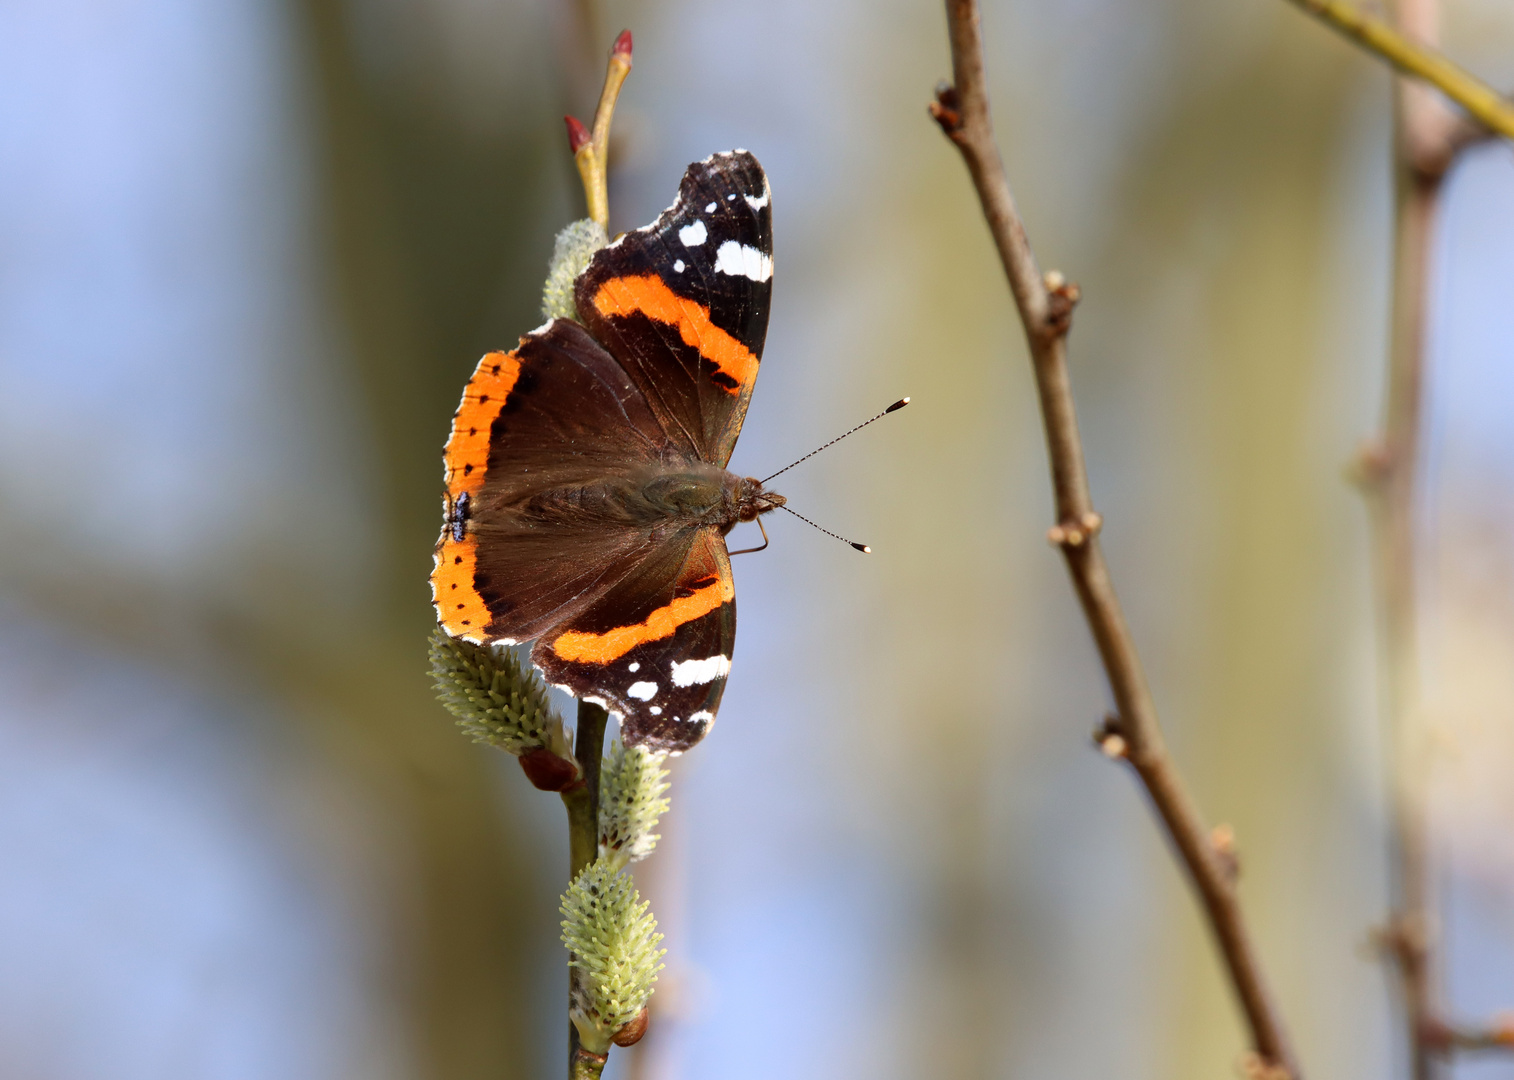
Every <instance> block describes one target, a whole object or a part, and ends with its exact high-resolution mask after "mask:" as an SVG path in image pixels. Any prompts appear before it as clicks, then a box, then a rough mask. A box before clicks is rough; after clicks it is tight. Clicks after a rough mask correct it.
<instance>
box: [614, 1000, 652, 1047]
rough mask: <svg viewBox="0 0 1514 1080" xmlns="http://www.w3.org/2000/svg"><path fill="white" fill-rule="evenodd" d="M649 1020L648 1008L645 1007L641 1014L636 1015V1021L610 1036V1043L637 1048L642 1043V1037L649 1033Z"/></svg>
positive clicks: (642, 1008)
mask: <svg viewBox="0 0 1514 1080" xmlns="http://www.w3.org/2000/svg"><path fill="white" fill-rule="evenodd" d="M648 1019H649V1017H648V1014H647V1007H646V1006H645V1005H643V1006H642V1007H641V1012H639V1013H637V1014H636V1019H634V1020H632V1021H631V1022H630V1023H629V1024H627V1025H626V1026H625V1027H623V1028H621V1029H620V1030H619V1031H617V1032H616V1033H615V1034H614V1035H612V1036H610V1041H611V1042H613V1043H614V1044H615V1045H616V1046H635V1045H636V1044H637V1043H639V1042H641V1037H642V1036H643V1035H645V1034H646V1033H647V1020H648Z"/></svg>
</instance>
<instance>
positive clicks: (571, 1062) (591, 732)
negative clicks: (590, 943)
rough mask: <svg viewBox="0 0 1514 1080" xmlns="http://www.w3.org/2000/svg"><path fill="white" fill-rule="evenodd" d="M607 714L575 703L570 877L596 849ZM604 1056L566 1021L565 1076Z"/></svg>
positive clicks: (567, 800)
mask: <svg viewBox="0 0 1514 1080" xmlns="http://www.w3.org/2000/svg"><path fill="white" fill-rule="evenodd" d="M609 719H610V718H609V715H608V714H607V713H606V712H605V711H604V709H602V708H600V707H599V706H598V705H593V704H590V703H589V702H587V701H580V702H579V703H578V730H577V732H575V733H574V736H573V756H574V758H576V759H577V761H578V767H579V769H581V770H582V773H583V780H582V781H581V782H579V783H577V784H575V785H573V786H572V787H571V788H568V789H567V790H566V791H564V792H563V793H562V801H563V805H564V806H566V807H567V808H568V880H569V881H572V880H573V879H574V878H576V877H577V876H578V875H579V872H580V871H581V870H583V868H584V867H586V866H588V865H589V864H590V863H591V862H593V861H594V857H595V856H596V855H597V854H598V853H599V766H600V762H601V761H602V760H603V759H604V746H605V725H606V724H607V723H608V722H609ZM577 978H578V969H577V968H573V967H570V968H568V1001H569V1005H570V1006H571V1004H572V1001H573V995H574V993H575V987H576V984H577V983H576V980H577ZM596 1064H597V1066H598V1068H599V1069H603V1068H604V1066H605V1057H604V1055H602V1054H591V1053H589V1052H588V1051H587V1050H584V1049H583V1048H582V1047H580V1046H579V1045H578V1028H577V1027H576V1026H574V1025H573V1024H572V1023H571V1022H569V1024H568V1080H578V1078H582V1077H585V1076H598V1075H599V1073H598V1072H597V1071H591V1070H594V1068H595V1066H596Z"/></svg>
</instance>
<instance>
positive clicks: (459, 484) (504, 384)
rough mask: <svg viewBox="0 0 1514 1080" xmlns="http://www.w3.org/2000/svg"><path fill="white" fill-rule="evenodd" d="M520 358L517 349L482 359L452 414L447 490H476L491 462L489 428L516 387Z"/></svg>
mask: <svg viewBox="0 0 1514 1080" xmlns="http://www.w3.org/2000/svg"><path fill="white" fill-rule="evenodd" d="M519 375H520V360H518V359H517V358H516V355H515V354H514V353H513V352H510V353H504V352H492V353H489V354H488V355H487V356H485V357H484V358H483V359H482V360H480V361H479V362H478V367H477V368H476V369H474V372H473V378H471V379H469V380H468V385H467V387H465V388H464V390H463V403H462V404H461V405H459V406H458V407H457V412H456V413H455V414H454V415H453V417H452V437H451V438H449V439H448V440H447V449H446V451H445V452H444V453H443V455H442V464H443V465H444V466H445V467H446V478H447V481H446V482H447V494H449V495H451V496H452V497H453V498H456V497H457V496H458V495H461V494H462V493H463V492H465V491H466V492H468V493H469V494H476V493H477V492H478V489H479V488H481V487H482V486H483V483H484V470H485V469H486V468H487V467H488V465H489V428H490V426H491V425H493V423H494V418H495V417H497V416H498V415H499V410H500V409H502V408H503V407H504V404H505V399H506V398H507V397H509V396H510V391H511V390H512V389H514V388H515V380H516V378H517V377H518V376H519Z"/></svg>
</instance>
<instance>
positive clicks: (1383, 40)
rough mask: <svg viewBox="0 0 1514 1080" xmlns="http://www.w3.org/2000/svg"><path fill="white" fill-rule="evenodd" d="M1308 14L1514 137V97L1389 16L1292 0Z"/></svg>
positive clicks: (1327, 1)
mask: <svg viewBox="0 0 1514 1080" xmlns="http://www.w3.org/2000/svg"><path fill="white" fill-rule="evenodd" d="M1292 2H1293V3H1294V4H1297V5H1298V6H1299V7H1301V8H1303V9H1304V10H1305V11H1307V12H1309V14H1311V15H1314V16H1316V17H1317V18H1319V19H1320V20H1321V21H1322V22H1324V23H1325V24H1327V25H1328V26H1331V27H1334V28H1335V29H1336V30H1338V31H1340V32H1341V33H1342V34H1344V35H1345V36H1346V37H1349V38H1351V39H1352V40H1354V41H1356V42H1358V43H1360V44H1361V45H1363V46H1364V47H1366V48H1367V49H1369V50H1370V51H1372V52H1374V53H1376V54H1377V55H1378V56H1381V57H1382V58H1383V59H1384V60H1386V61H1388V63H1390V64H1392V65H1393V66H1394V67H1396V68H1398V70H1400V71H1402V72H1403V73H1404V74H1406V75H1412V76H1414V77H1415V78H1417V79H1423V80H1424V81H1425V82H1427V83H1429V84H1431V85H1432V86H1434V87H1435V88H1436V89H1437V90H1439V91H1440V92H1441V93H1443V94H1445V95H1446V97H1448V98H1450V99H1451V100H1452V101H1454V102H1456V103H1457V104H1458V105H1460V106H1461V107H1462V108H1463V109H1466V110H1467V112H1468V113H1470V114H1471V115H1472V116H1473V117H1475V118H1476V119H1477V120H1478V122H1479V123H1481V124H1483V125H1485V126H1486V127H1487V128H1488V129H1489V130H1491V131H1495V132H1497V133H1498V134H1500V135H1502V136H1503V137H1504V138H1506V139H1514V102H1511V101H1510V100H1509V99H1508V98H1506V97H1504V96H1503V95H1502V94H1500V93H1499V92H1498V91H1497V90H1494V89H1493V88H1492V87H1491V86H1489V85H1488V84H1487V83H1485V82H1483V81H1482V80H1481V79H1479V78H1477V77H1476V76H1475V75H1472V74H1471V73H1469V72H1467V71H1466V70H1464V69H1463V68H1460V67H1458V66H1457V65H1456V64H1454V63H1452V62H1451V61H1450V60H1448V59H1447V58H1446V57H1445V56H1444V55H1442V54H1441V53H1440V52H1438V51H1436V50H1435V49H1434V48H1433V47H1431V45H1429V44H1426V43H1423V42H1421V41H1419V40H1416V37H1415V36H1410V35H1409V34H1406V33H1404V32H1403V31H1402V30H1401V29H1399V28H1398V27H1396V26H1394V25H1393V24H1392V23H1390V22H1388V21H1387V20H1385V19H1380V18H1378V17H1377V16H1375V15H1369V14H1367V13H1366V12H1364V11H1361V10H1359V9H1358V8H1357V7H1356V5H1355V4H1352V3H1348V2H1347V0H1292Z"/></svg>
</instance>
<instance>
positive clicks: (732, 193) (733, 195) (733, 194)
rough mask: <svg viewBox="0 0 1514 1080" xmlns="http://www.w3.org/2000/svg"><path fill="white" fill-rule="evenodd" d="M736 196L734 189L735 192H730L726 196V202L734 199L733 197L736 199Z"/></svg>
mask: <svg viewBox="0 0 1514 1080" xmlns="http://www.w3.org/2000/svg"><path fill="white" fill-rule="evenodd" d="M735 197H736V193H735V192H734V191H733V192H731V193H730V194H729V195H727V196H726V197H725V201H726V202H730V201H731V200H732V199H734V198H735Z"/></svg>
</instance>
